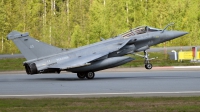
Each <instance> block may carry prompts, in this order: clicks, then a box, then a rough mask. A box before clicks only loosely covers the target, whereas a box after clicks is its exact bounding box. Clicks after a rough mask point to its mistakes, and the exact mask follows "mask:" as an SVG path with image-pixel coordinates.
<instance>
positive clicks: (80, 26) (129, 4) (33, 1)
mask: <svg viewBox="0 0 200 112" xmlns="http://www.w3.org/2000/svg"><path fill="white" fill-rule="evenodd" d="M171 22H174V23H175V25H174V26H172V27H169V28H168V30H181V31H187V32H189V34H188V35H186V36H184V37H181V38H178V39H175V40H172V41H169V42H166V43H164V44H159V45H156V46H157V47H163V46H191V45H199V43H200V30H199V28H200V1H199V0H1V1H0V53H1V54H4V53H7V54H8V53H19V50H18V49H17V47H16V46H15V45H14V43H13V42H12V41H8V40H7V37H6V36H7V34H8V33H9V32H11V31H12V30H17V31H19V32H29V34H30V35H31V36H32V37H34V38H36V39H38V40H41V41H43V42H46V43H48V44H50V45H54V46H57V47H61V48H75V47H80V46H83V45H87V44H91V43H94V42H98V41H100V37H103V38H105V39H107V38H110V37H114V36H116V35H118V34H121V33H123V32H126V31H127V30H129V29H132V28H135V27H137V26H142V25H148V26H152V27H156V28H160V29H162V28H164V27H165V26H166V25H167V24H168V23H171Z"/></svg>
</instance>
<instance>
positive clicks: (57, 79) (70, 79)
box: [29, 76, 200, 81]
mask: <svg viewBox="0 0 200 112" xmlns="http://www.w3.org/2000/svg"><path fill="white" fill-rule="evenodd" d="M121 79H123V80H155V79H158V80H159V79H179V80H181V79H200V77H192V76H133V77H96V78H94V79H91V80H88V79H86V78H85V79H79V78H34V79H29V80H40V81H98V80H99V81H100V80H121Z"/></svg>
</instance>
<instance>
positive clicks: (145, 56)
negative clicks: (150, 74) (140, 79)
mask: <svg viewBox="0 0 200 112" xmlns="http://www.w3.org/2000/svg"><path fill="white" fill-rule="evenodd" d="M144 59H145V60H144V65H145V66H144V67H145V68H146V69H148V70H150V69H152V67H153V65H152V64H151V63H150V62H149V60H152V59H149V57H148V53H147V52H146V51H144Z"/></svg>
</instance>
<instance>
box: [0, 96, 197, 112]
mask: <svg viewBox="0 0 200 112" xmlns="http://www.w3.org/2000/svg"><path fill="white" fill-rule="evenodd" d="M10 111H12V112H33V111H46V112H55V111H56V112H57V111H65V112H66V111H69V112H72V111H75V112H88V111H92V112H102V111H103V112H105V111H106V112H113V111H114V112H124V111H131V112H132V111H159V112H160V111H162V112H163V111H164V112H165V111H167V112H172V111H173V112H174V111H175V112H177V111H181V112H184V111H187V112H188V111H194V112H199V111H200V97H143V98H135V97H111V98H41V99H15V98H12V99H0V112H10Z"/></svg>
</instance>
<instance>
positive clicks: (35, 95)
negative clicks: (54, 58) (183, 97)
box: [0, 91, 200, 97]
mask: <svg viewBox="0 0 200 112" xmlns="http://www.w3.org/2000/svg"><path fill="white" fill-rule="evenodd" d="M197 93H200V91H177V92H127V93H80V94H29V95H0V97H42V96H98V95H152V94H197Z"/></svg>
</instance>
